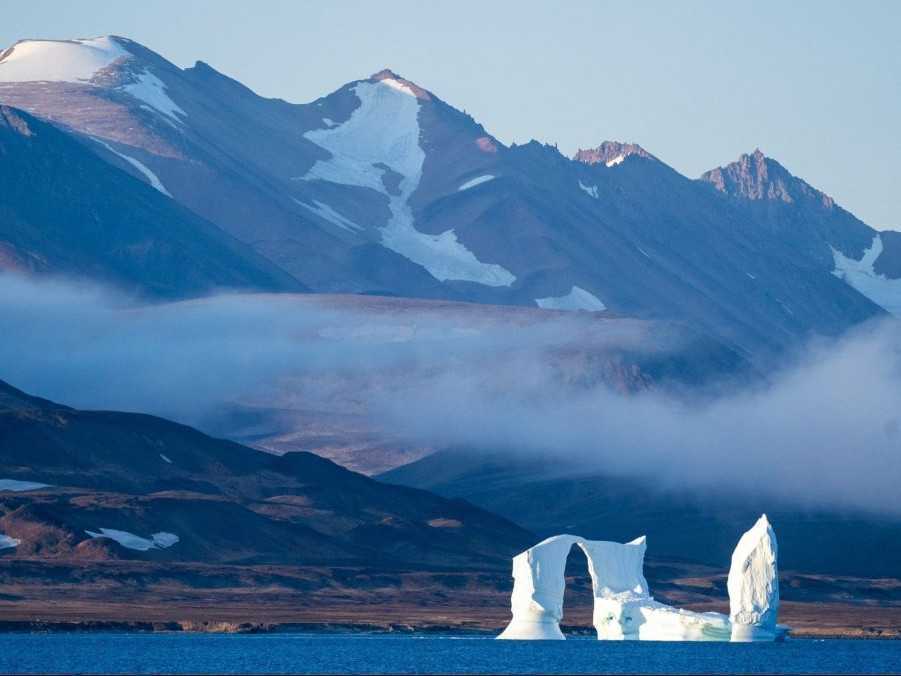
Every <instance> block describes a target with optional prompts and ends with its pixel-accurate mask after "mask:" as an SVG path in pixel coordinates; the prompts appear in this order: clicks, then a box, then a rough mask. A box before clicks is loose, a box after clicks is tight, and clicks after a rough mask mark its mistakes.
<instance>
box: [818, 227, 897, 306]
mask: <svg viewBox="0 0 901 676" xmlns="http://www.w3.org/2000/svg"><path fill="white" fill-rule="evenodd" d="M882 250H883V244H882V236H881V235H878V234H877V235H876V236H875V237H873V243H872V244H871V245H870V248H869V249H867V250H866V251H864V252H863V256H862V257H861V259H860V260H859V261H856V260H854V259H853V258H848V257H847V256H845V255H844V254H843V253H842V252H841V251H838V250H836V249H835V247H833V248H832V258H833V259H834V261H835V270H833V271H832V274H833V275H835V276H836V277H838V278H839V279H841V280H844V281H845V283H846V284H848V285H850V286H852V287H853V288H855V289H856V290H857V291H859V292H860V293H862V294H863V295H864V296H866V297H867V298H869V299H870V300H871V301H873V302H874V303H876V305H879V306H880V307H882V308H883V309H884V310H885V311H886V312H889V313H891V314H893V315H895V316H898V317H901V279H889V278H888V277H886V276H885V275H880V274H877V272H876V271H875V270H874V269H873V265H875V263H876V261H877V260H878V259H879V257H880V256H881V255H882Z"/></svg>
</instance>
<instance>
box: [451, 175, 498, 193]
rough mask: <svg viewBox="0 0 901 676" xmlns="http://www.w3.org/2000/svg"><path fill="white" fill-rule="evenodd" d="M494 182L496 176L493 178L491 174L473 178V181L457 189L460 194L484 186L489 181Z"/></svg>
mask: <svg viewBox="0 0 901 676" xmlns="http://www.w3.org/2000/svg"><path fill="white" fill-rule="evenodd" d="M493 180H494V176H492V175H491V174H485V175H483V176H476V177H475V178H472V179H470V180H468V181H466V183H464V184H463V185H461V186H460V187H459V188H457V191H458V192H460V191H463V190H469V189H470V188H475V187H476V186H477V185H482V184H483V183H487V182H488V181H493Z"/></svg>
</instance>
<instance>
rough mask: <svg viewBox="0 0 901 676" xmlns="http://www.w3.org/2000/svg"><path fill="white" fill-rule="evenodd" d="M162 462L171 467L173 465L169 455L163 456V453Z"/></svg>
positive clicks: (161, 454) (161, 455)
mask: <svg viewBox="0 0 901 676" xmlns="http://www.w3.org/2000/svg"><path fill="white" fill-rule="evenodd" d="M160 460H162V461H163V462H165V463H166V464H167V465H171V464H172V459H171V458H170V457H169V456H168V455H165V454H163V453H160Z"/></svg>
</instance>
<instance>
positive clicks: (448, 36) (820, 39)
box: [0, 0, 901, 228]
mask: <svg viewBox="0 0 901 676" xmlns="http://www.w3.org/2000/svg"><path fill="white" fill-rule="evenodd" d="M0 16H2V17H3V19H2V21H0V45H9V44H11V43H13V42H15V41H16V40H17V39H19V38H23V37H50V38H66V37H85V36H93V35H99V34H107V33H115V34H120V35H125V36H127V37H131V38H132V39H135V40H137V41H139V42H141V43H143V44H145V45H146V46H148V47H150V48H152V49H154V50H156V51H157V52H160V53H161V54H162V55H163V56H165V57H167V58H168V59H170V60H171V61H174V62H175V63H177V64H178V65H181V66H186V65H190V64H192V63H193V62H194V61H195V60H198V59H199V60H203V61H206V62H208V63H209V64H211V65H212V66H213V67H215V68H217V69H218V70H221V71H222V72H224V73H226V74H228V75H230V76H232V77H235V78H237V79H238V80H240V81H242V82H243V83H245V84H246V85H248V86H249V87H251V88H252V89H254V90H256V91H257V92H259V93H261V94H263V95H265V96H277V97H280V98H284V99H287V100H289V101H309V100H311V99H314V98H316V97H318V96H320V95H322V94H324V93H327V92H329V91H332V90H334V89H336V88H337V87H339V86H340V85H341V84H343V83H345V82H347V81H350V80H354V79H359V78H362V77H366V76H368V75H369V74H371V73H373V72H375V71H377V70H379V69H381V68H382V67H385V66H389V67H391V68H393V69H394V70H396V71H397V72H399V73H400V74H402V75H403V76H405V77H407V78H409V79H411V80H414V81H415V82H417V83H419V84H420V85H422V86H423V87H426V88H427V89H430V90H432V91H433V92H435V93H436V94H437V95H438V96H440V97H441V98H443V99H444V100H445V101H447V102H448V103H451V104H453V105H455V106H457V107H458V108H464V109H466V110H467V112H469V113H470V114H472V115H473V116H474V117H475V118H476V119H477V120H479V121H480V122H482V123H483V124H484V125H485V127H486V128H487V129H488V130H489V131H490V132H491V133H493V134H494V135H496V136H497V137H498V138H500V139H501V140H502V141H504V142H510V141H517V142H525V141H528V140H529V139H531V138H536V139H538V140H541V141H546V142H550V143H557V144H558V145H559V147H560V150H561V151H563V152H564V153H566V154H571V153H572V152H574V151H575V150H576V148H578V147H580V146H581V147H587V146H591V145H596V144H597V143H599V142H600V141H602V140H604V139H617V140H628V141H636V142H638V143H640V144H642V145H643V146H644V147H646V148H647V149H648V150H649V151H651V152H653V153H655V154H656V155H658V156H659V157H660V158H661V159H663V160H664V161H666V162H668V163H669V164H671V165H672V166H673V167H675V168H676V169H678V170H679V171H681V172H683V173H685V174H687V175H689V176H697V175H698V174H700V173H701V172H702V171H704V170H706V169H709V168H712V167H714V166H717V165H720V164H725V163H727V162H729V161H732V160H733V159H735V158H736V157H737V156H738V155H739V154H740V153H742V152H750V151H751V150H753V149H754V148H755V147H758V146H759V147H760V148H761V149H762V150H763V151H764V152H765V153H766V154H768V155H770V156H772V157H775V158H776V159H778V160H779V161H781V162H782V163H783V164H784V165H785V166H786V167H787V168H788V169H789V170H790V171H792V172H793V173H795V174H797V175H799V176H801V177H803V178H805V179H806V180H808V181H809V182H810V183H812V184H813V185H814V186H816V187H818V188H820V189H822V190H824V191H825V192H827V193H829V194H830V195H832V196H833V197H835V198H836V199H837V200H838V202H839V203H840V204H842V205H843V206H845V207H846V208H848V209H850V210H851V211H853V212H854V213H856V214H857V215H858V216H860V217H861V218H862V219H863V220H865V221H867V222H868V223H870V224H871V225H873V226H875V227H895V228H901V172H899V170H898V169H897V167H898V163H899V159H901V46H899V45H901V38H899V32H898V31H899V29H901V2H896V1H894V0H884V1H883V2H875V1H871V2H851V1H850V0H849V1H847V2H828V1H826V0H816V1H814V0H811V1H809V2H751V3H742V4H741V5H739V4H738V3H730V2H722V1H721V0H720V1H716V2H680V3H676V2H662V1H661V2H645V3H634V2H625V1H623V2H603V1H600V0H599V1H595V2H586V1H574V0H571V1H569V2H526V1H524V0H518V1H509V2H506V1H504V2H501V1H496V2H491V1H489V0H480V1H477V2H472V1H469V0H465V1H463V0H456V1H454V2H449V1H448V2H426V1H421V0H420V1H406V0H404V1H390V0H385V1H384V2H349V1H348V2H340V1H337V0H333V1H329V2H325V1H322V2H265V1H262V0H258V1H256V2H247V1H246V0H219V1H216V2H213V1H208V2H201V1H192V0H178V1H171V0H157V1H155V2H150V1H148V2H141V3H136V2H113V1H112V0H109V1H107V2H100V1H95V0H78V2H71V3H63V2H58V1H55V0H28V1H27V2H21V1H19V0H15V1H14V0H0Z"/></svg>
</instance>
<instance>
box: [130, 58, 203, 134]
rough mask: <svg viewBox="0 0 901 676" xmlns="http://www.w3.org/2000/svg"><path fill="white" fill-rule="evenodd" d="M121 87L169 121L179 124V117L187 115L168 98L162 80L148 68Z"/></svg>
mask: <svg viewBox="0 0 901 676" xmlns="http://www.w3.org/2000/svg"><path fill="white" fill-rule="evenodd" d="M121 89H122V91H124V92H126V93H128V94H130V95H131V96H133V97H135V98H136V99H138V100H139V101H143V102H144V103H145V104H147V105H148V106H150V108H152V109H153V110H155V111H157V112H158V113H162V114H163V115H164V116H165V117H166V120H167V121H169V122H175V123H177V124H181V117H187V116H188V115H187V113H186V112H185V111H183V110H182V109H181V108H180V107H179V106H178V104H177V103H175V101H173V100H172V99H171V98H169V95H168V94H167V93H166V85H164V84H163V81H162V80H160V79H159V78H158V77H157V76H156V75H154V74H153V73H151V72H150V71H149V70H144V72H142V73H141V74H140V75H138V76H137V79H136V81H135V82H132V83H131V84H127V85H124V86H123V87H121ZM179 116H181V117H179Z"/></svg>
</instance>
